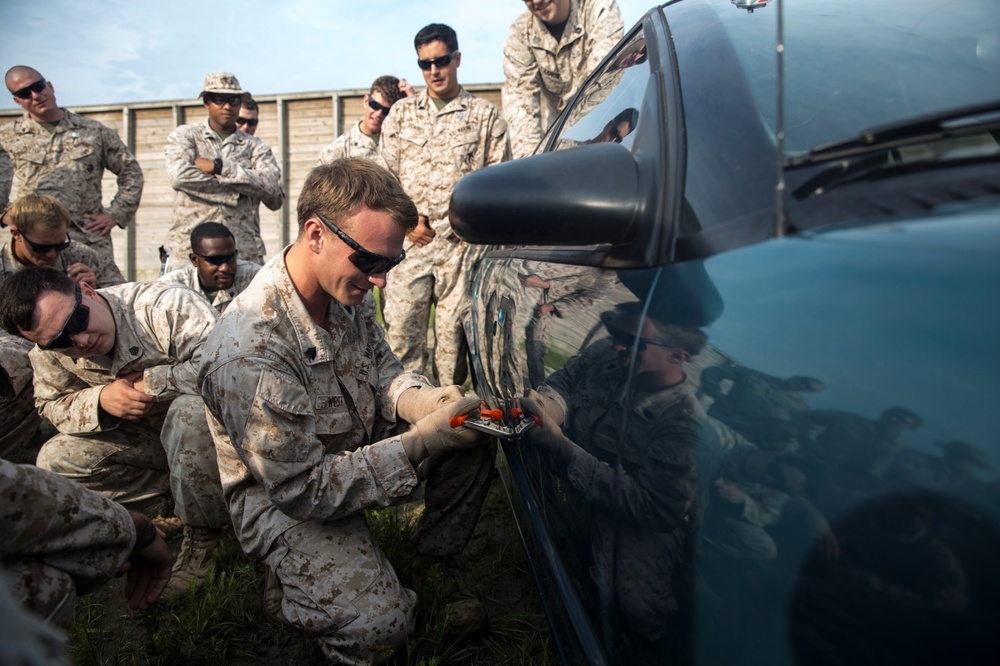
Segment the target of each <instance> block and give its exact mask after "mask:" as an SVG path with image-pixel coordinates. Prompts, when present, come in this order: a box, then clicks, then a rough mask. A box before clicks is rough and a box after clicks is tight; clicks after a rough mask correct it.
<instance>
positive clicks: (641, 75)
mask: <svg viewBox="0 0 1000 666" xmlns="http://www.w3.org/2000/svg"><path fill="white" fill-rule="evenodd" d="M648 78H649V63H648V54H647V51H646V39H645V37H644V36H643V33H642V31H641V30H640V31H637V32H636V33H635V34H634V35H633V36H632V37H631V39H629V40H628V41H626V42H623V43H622V45H621V46H619V48H618V49H617V50H616V51H615V52H614V53H613V55H612V56H611V57H610V59H608V60H607V61H606V62H605V64H604V67H603V69H601V71H600V72H599V73H597V74H596V75H592V76H591V78H590V79H588V81H587V83H586V84H584V86H583V88H582V89H581V92H580V94H579V95H578V96H577V97H575V98H574V100H573V104H572V106H571V107H570V108H569V110H568V111H567V116H566V121H565V122H564V123H563V124H562V125H561V126H560V127H559V129H557V130H554V131H555V132H556V134H557V136H556V138H555V141H556V143H555V149H557V150H563V149H566V148H574V147H576V146H581V145H586V144H591V143H600V142H615V143H620V144H622V145H624V146H625V147H626V148H631V145H632V133H633V132H634V131H635V128H636V125H637V124H638V122H639V109H640V108H641V106H642V98H643V95H644V94H645V91H646V84H647V81H648Z"/></svg>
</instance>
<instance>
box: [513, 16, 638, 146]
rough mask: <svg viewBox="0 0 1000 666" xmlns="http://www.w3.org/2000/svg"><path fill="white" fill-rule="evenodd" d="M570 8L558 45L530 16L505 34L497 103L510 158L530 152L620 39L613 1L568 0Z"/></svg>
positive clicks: (519, 20)
mask: <svg viewBox="0 0 1000 666" xmlns="http://www.w3.org/2000/svg"><path fill="white" fill-rule="evenodd" d="M570 7H571V8H570V12H569V18H568V19H567V20H566V25H565V27H564V28H563V33H562V37H561V39H559V40H556V38H555V37H553V36H552V33H550V32H549V30H548V28H547V27H546V25H545V23H544V22H543V21H542V20H541V19H539V18H537V17H536V16H533V15H532V14H531V12H525V13H524V14H522V15H521V16H519V17H518V18H517V20H516V21H514V24H513V25H512V26H511V27H510V33H509V34H508V35H507V42H506V43H505V44H504V47H503V73H504V86H503V90H502V93H501V94H502V96H501V99H502V103H503V114H504V117H505V118H506V119H507V123H508V124H509V125H510V142H511V152H513V154H514V157H525V156H527V155H530V154H532V153H533V152H534V150H535V147H536V146H537V145H538V142H539V141H541V139H542V135H543V134H544V132H545V130H546V129H548V127H549V125H550V124H551V123H552V121H553V120H555V118H556V116H557V115H558V114H559V112H560V111H562V110H563V109H564V108H566V104H567V103H568V102H569V99H570V97H572V96H573V93H575V92H576V91H577V89H578V88H579V87H580V86H581V85H582V84H583V82H584V80H585V79H586V78H587V75H588V74H590V73H591V72H592V71H593V70H594V68H595V67H597V65H598V63H600V62H601V60H602V59H603V58H604V56H606V55H607V54H608V53H609V52H610V51H611V49H612V48H613V47H614V46H615V44H617V43H618V41H619V40H620V39H621V38H622V34H623V32H624V25H623V23H622V16H621V12H620V11H619V9H618V3H617V2H615V0H570Z"/></svg>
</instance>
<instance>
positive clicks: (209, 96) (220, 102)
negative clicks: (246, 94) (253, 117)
mask: <svg viewBox="0 0 1000 666" xmlns="http://www.w3.org/2000/svg"><path fill="white" fill-rule="evenodd" d="M205 101H206V102H208V103H209V104H215V105H216V106H225V105H226V104H228V105H229V106H231V107H233V108H234V109H238V108H239V107H241V106H243V97H242V96H240V95H219V94H217V93H205Z"/></svg>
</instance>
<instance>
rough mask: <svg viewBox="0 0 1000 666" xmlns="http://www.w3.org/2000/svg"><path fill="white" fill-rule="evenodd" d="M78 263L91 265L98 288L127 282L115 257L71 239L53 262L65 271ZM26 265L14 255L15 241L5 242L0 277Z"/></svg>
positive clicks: (0, 252)
mask: <svg viewBox="0 0 1000 666" xmlns="http://www.w3.org/2000/svg"><path fill="white" fill-rule="evenodd" d="M76 263H80V264H84V265H86V266H89V267H90V268H91V270H93V271H94V275H95V276H96V277H97V288H98V289H103V288H104V287H113V286H114V285H116V284H121V283H123V282H125V276H124V275H122V272H121V271H120V270H118V264H116V263H115V262H114V257H112V258H111V261H108V260H107V257H106V256H104V255H100V254H98V253H97V251H96V250H94V248H92V247H88V246H87V245H84V244H83V243H78V242H76V241H70V244H69V247H68V248H66V249H65V250H61V251H60V252H58V253H57V256H56V262H55V263H54V264H52V268H54V269H56V270H57V271H60V272H62V273H65V272H66V269H67V268H68V267H69V266H71V265H72V264H76ZM26 266H27V264H22V263H21V262H20V261H19V260H18V258H17V257H15V256H14V245H13V242H9V243H4V245H3V248H2V249H0V277H4V276H6V275H10V274H11V273H16V272H17V271H19V270H21V269H22V268H25V267H26Z"/></svg>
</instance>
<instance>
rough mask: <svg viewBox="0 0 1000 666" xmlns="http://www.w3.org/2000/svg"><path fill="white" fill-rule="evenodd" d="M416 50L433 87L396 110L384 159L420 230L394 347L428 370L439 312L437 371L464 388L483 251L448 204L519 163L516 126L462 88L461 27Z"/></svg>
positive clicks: (405, 275) (412, 239)
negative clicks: (465, 179) (511, 131)
mask: <svg viewBox="0 0 1000 666" xmlns="http://www.w3.org/2000/svg"><path fill="white" fill-rule="evenodd" d="M413 45H414V48H415V49H416V52H417V66H418V67H419V68H420V72H421V74H422V76H423V78H424V83H426V84H427V87H426V88H425V89H424V90H422V91H421V92H420V93H418V94H417V95H415V96H413V97H407V98H406V99H402V100H399V101H398V102H396V103H395V104H394V105H393V107H392V113H390V114H389V117H388V118H386V119H385V122H384V123H383V125H382V138H381V139H380V141H379V159H380V160H381V162H382V163H383V164H385V165H386V166H387V167H388V168H389V170H390V171H391V172H392V173H393V174H395V175H396V177H398V178H399V181H400V183H402V185H403V189H404V190H406V193H407V194H408V195H409V196H410V197H411V198H412V199H413V202H414V203H415V204H416V205H417V211H418V213H419V222H418V223H417V227H416V228H415V229H414V230H413V231H411V232H410V233H408V234H407V241H408V245H407V248H406V251H407V253H408V255H409V257H408V258H407V260H406V263H404V264H403V265H402V266H400V267H399V269H398V270H396V271H394V272H393V273H392V274H391V276H390V277H389V278H388V283H389V284H388V286H387V287H386V289H384V290H382V295H383V301H384V314H385V321H386V324H387V326H388V339H389V344H390V345H391V346H392V350H393V352H395V353H396V354H397V355H398V356H399V358H400V361H402V363H403V367H405V368H407V369H408V370H416V371H417V372H423V371H424V368H425V366H427V361H428V356H429V354H428V349H427V322H428V320H429V315H430V307H431V304H432V303H433V304H435V305H436V308H437V309H436V313H437V314H436V315H435V318H434V336H435V339H436V344H435V346H434V358H433V359H432V363H433V365H432V366H431V368H429V369H428V370H427V372H428V373H430V372H432V371H433V373H434V374H435V375H436V376H437V379H438V381H439V382H440V383H441V384H442V385H444V384H452V383H455V384H461V383H462V382H463V381H464V378H465V376H466V374H467V364H466V362H465V351H464V350H465V348H466V345H465V340H464V333H463V332H462V325H461V322H462V320H463V312H464V311H465V309H466V308H467V305H468V304H467V301H466V299H465V283H466V274H467V273H466V271H467V270H468V268H469V267H470V266H471V265H472V264H473V263H474V259H475V256H474V255H475V254H476V252H477V251H476V250H474V249H473V248H471V247H470V246H468V245H466V244H465V243H462V242H461V241H459V240H458V238H457V237H455V235H454V233H453V232H452V230H451V225H450V224H449V222H448V202H449V200H450V199H451V192H452V190H453V189H454V188H455V184H456V183H458V181H459V179H461V178H462V176H464V175H465V174H467V173H470V172H472V171H475V170H477V169H482V168H483V167H486V166H489V165H491V164H497V163H499V162H502V161H504V160H506V159H508V158H509V157H510V152H509V149H508V146H507V124H506V123H505V122H504V121H503V119H502V118H501V117H500V113H499V111H498V110H497V108H496V107H495V106H493V105H492V104H490V103H489V102H488V101H486V100H484V99H480V98H478V97H475V96H473V95H471V94H469V93H468V92H467V91H466V90H465V89H464V88H462V86H461V85H459V82H458V70H459V67H460V66H461V64H462V52H461V51H460V50H459V48H458V36H457V35H456V34H455V31H454V30H453V29H452V28H450V27H449V26H447V25H444V24H440V23H432V24H431V25H428V26H425V27H424V28H422V29H421V30H420V31H419V32H418V33H417V35H416V37H415V38H414V40H413ZM404 137H405V138H404Z"/></svg>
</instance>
